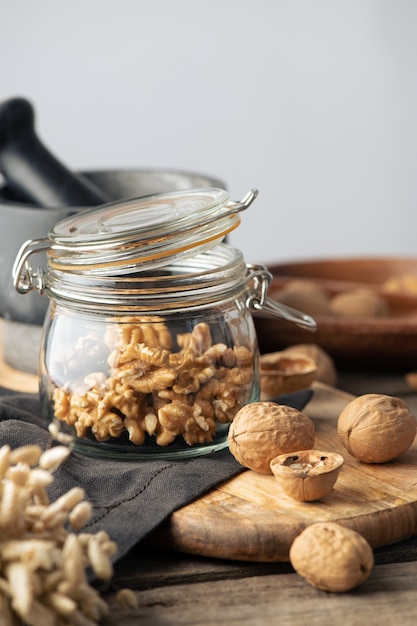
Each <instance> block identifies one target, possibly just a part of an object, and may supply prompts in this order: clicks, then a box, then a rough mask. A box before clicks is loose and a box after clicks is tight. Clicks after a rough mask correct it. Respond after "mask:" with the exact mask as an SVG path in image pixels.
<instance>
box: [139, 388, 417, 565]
mask: <svg viewBox="0 0 417 626" xmlns="http://www.w3.org/2000/svg"><path fill="white" fill-rule="evenodd" d="M352 398H353V396H351V395H349V394H347V393H345V392H342V391H338V390H335V389H333V388H331V387H327V386H325V385H321V384H320V383H315V384H314V396H313V399H312V400H311V401H310V403H309V404H308V405H307V407H306V408H305V409H304V412H305V413H306V414H307V415H309V417H311V418H312V419H313V421H314V423H315V427H316V443H315V447H316V448H318V449H321V450H324V451H330V450H333V451H337V452H339V453H340V454H342V455H343V456H344V458H345V464H344V466H343V468H342V471H341V472H340V474H339V478H338V480H337V482H336V485H335V487H334V489H333V491H332V493H330V494H329V495H327V496H326V497H325V498H323V499H322V500H321V501H317V502H297V501H296V500H293V499H291V498H290V497H288V496H286V495H285V494H284V492H283V491H282V490H281V488H280V486H279V484H278V482H277V481H276V479H275V478H274V477H273V476H264V475H261V474H257V473H255V472H253V471H252V470H248V471H245V472H244V473H242V474H240V475H238V476H237V477H235V478H232V479H230V480H228V481H227V482H225V483H223V484H221V485H220V486H218V487H217V488H215V489H213V490H212V491H210V492H209V493H208V494H206V495H205V496H204V497H201V498H199V499H198V500H196V501H195V502H193V503H191V504H189V505H188V506H185V507H183V508H182V509H180V510H178V511H176V512H175V513H173V514H172V515H171V517H170V518H169V520H168V521H167V522H166V523H165V524H164V525H163V526H162V527H161V528H160V529H159V530H158V531H157V532H155V533H153V535H152V537H151V538H150V541H151V543H152V544H156V545H159V546H161V547H167V548H171V549H174V550H177V551H181V552H186V553H188V554H198V555H202V556H208V557H216V558H223V559H224V558H226V559H237V560H243V561H264V562H268V561H269V562H274V561H287V560H288V552H289V548H290V545H291V543H292V541H293V539H294V538H295V536H296V535H297V534H298V533H299V532H300V531H301V530H302V529H303V528H304V527H305V526H307V525H309V524H312V523H313V522H317V521H334V522H340V523H341V524H343V525H345V526H348V527H349V528H352V529H354V530H357V531H358V532H360V533H361V534H362V535H364V536H365V537H366V539H367V540H368V541H369V543H370V544H371V545H372V547H374V548H375V547H378V546H382V545H386V544H389V543H394V542H396V541H400V540H402V539H406V538H408V537H410V536H413V535H417V440H416V441H415V442H414V444H413V446H412V448H411V449H410V450H409V451H408V452H406V453H405V454H403V455H402V456H401V457H400V458H399V459H398V460H396V461H392V462H390V463H386V464H383V465H369V464H365V463H360V462H359V461H357V460H356V459H354V458H353V457H351V456H350V455H349V454H348V453H347V452H346V450H345V449H344V448H343V446H342V445H341V444H340V442H339V438H338V435H337V432H336V423H337V418H338V416H339V414H340V412H341V410H342V409H343V408H344V407H345V406H346V404H347V403H348V402H350V400H351V399H352Z"/></svg>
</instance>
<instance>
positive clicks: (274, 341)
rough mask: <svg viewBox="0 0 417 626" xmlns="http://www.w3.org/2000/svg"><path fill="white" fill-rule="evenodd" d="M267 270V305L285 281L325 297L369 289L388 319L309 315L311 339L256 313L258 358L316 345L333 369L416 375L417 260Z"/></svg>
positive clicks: (355, 260) (331, 262) (307, 264)
mask: <svg viewBox="0 0 417 626" xmlns="http://www.w3.org/2000/svg"><path fill="white" fill-rule="evenodd" d="M268 269H269V271H270V272H271V273H272V275H273V281H272V283H271V286H270V289H269V296H270V297H271V298H272V299H273V298H274V294H275V295H276V294H277V291H278V290H279V289H281V288H282V287H283V286H285V285H287V284H288V282H289V281H294V280H295V279H303V280H304V279H307V280H311V281H314V283H315V284H316V285H317V286H319V287H321V288H322V289H325V290H326V291H327V293H328V294H329V295H330V296H333V295H335V294H338V293H342V292H346V291H350V290H353V289H355V288H358V287H367V288H371V289H372V290H373V291H375V292H376V293H378V294H380V295H381V296H383V298H384V299H385V300H386V302H387V304H388V308H389V314H388V315H387V316H385V317H380V318H371V317H360V318H359V317H348V316H334V315H330V314H324V315H322V314H320V315H314V317H315V320H316V322H317V326H318V328H317V331H316V332H313V333H312V332H310V331H307V330H304V329H301V328H299V327H297V326H295V325H293V324H289V323H287V322H284V321H277V320H276V319H274V318H272V317H270V316H268V315H266V314H264V313H256V314H255V315H254V319H255V326H256V330H257V334H258V341H259V346H260V349H261V352H262V353H264V352H273V351H276V350H282V349H284V348H286V347H288V346H290V345H294V344H297V343H316V344H318V345H319V346H321V347H322V348H323V350H325V351H326V352H328V353H329V354H330V355H331V356H332V357H333V359H334V361H335V364H336V366H337V367H347V368H348V367H352V366H353V367H355V368H362V369H366V368H374V369H384V370H411V369H417V258H340V259H334V258H329V259H320V260H312V261H301V262H291V263H286V264H284V263H283V264H276V265H270V266H269V267H268ZM304 312H306V313H307V312H308V311H304Z"/></svg>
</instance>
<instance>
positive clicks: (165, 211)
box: [49, 188, 229, 247]
mask: <svg viewBox="0 0 417 626" xmlns="http://www.w3.org/2000/svg"><path fill="white" fill-rule="evenodd" d="M228 200H229V194H228V193H227V191H225V190H224V189H215V188H207V189H199V190H192V191H190V192H188V191H181V192H173V193H164V194H157V195H153V196H147V197H144V198H135V199H129V200H125V201H121V202H115V203H111V204H106V205H103V206H102V207H99V208H97V209H88V210H86V211H82V212H81V213H78V214H77V215H75V216H74V215H73V216H70V217H68V218H66V219H64V220H62V221H61V222H59V223H58V224H57V225H56V226H55V227H54V228H53V229H52V230H51V232H50V234H49V236H50V238H51V239H52V241H53V242H54V243H57V244H59V245H63V246H71V247H72V246H81V247H84V246H86V245H88V244H106V243H108V244H109V245H111V244H112V243H113V242H119V241H132V240H135V241H137V242H138V243H139V242H144V243H147V242H148V241H149V238H150V237H154V236H156V235H158V236H159V237H164V236H171V235H173V234H174V233H176V232H182V231H183V229H184V228H192V227H195V226H196V225H199V224H201V225H204V224H205V223H206V222H207V219H209V218H211V217H213V215H215V214H216V213H219V212H220V214H221V211H222V209H223V207H224V205H225V204H226V202H227V201H228ZM220 214H219V215H218V217H219V218H220V217H221V215H220ZM210 221H211V220H210Z"/></svg>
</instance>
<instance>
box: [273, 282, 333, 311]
mask: <svg viewBox="0 0 417 626" xmlns="http://www.w3.org/2000/svg"><path fill="white" fill-rule="evenodd" d="M272 297H273V299H274V300H277V301H278V302H281V303H282V304H285V305H286V306H289V307H292V308H294V309H298V310H299V311H302V312H303V313H307V314H308V315H313V316H314V315H328V314H329V296H328V293H327V291H326V290H325V289H323V288H322V287H320V286H319V285H318V284H317V283H315V282H314V281H311V280H306V279H304V280H303V279H298V280H296V279H294V280H290V281H288V282H287V283H285V285H284V286H283V287H281V289H278V290H277V291H275V292H273V293H272Z"/></svg>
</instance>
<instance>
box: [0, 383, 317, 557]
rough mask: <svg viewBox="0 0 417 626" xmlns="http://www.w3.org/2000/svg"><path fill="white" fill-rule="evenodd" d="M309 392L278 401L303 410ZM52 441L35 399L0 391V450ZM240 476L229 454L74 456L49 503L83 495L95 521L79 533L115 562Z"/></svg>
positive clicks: (58, 474) (57, 478)
mask: <svg viewBox="0 0 417 626" xmlns="http://www.w3.org/2000/svg"><path fill="white" fill-rule="evenodd" d="M312 393H313V392H312V390H310V389H306V390H303V391H299V392H295V393H292V394H287V395H285V396H280V397H279V398H277V401H278V402H280V403H281V404H287V405H290V406H293V407H295V408H297V409H298V410H301V409H303V408H304V406H305V405H306V404H307V403H308V402H309V400H310V398H311V396H312ZM30 443H31V444H33V443H37V444H39V445H40V446H41V447H42V448H44V449H46V448H48V447H50V446H51V445H55V444H56V442H55V441H54V440H53V439H52V437H51V435H50V434H49V432H48V430H47V429H46V425H45V423H44V421H43V419H42V416H41V408H40V402H39V397H38V395H35V394H16V393H11V394H9V395H8V394H7V393H6V392H5V390H0V445H4V444H8V445H9V446H10V447H11V448H16V447H18V446H23V445H27V444H30ZM242 470H243V468H242V466H241V465H239V464H238V463H237V462H236V460H235V459H234V457H233V456H232V455H231V454H230V452H229V450H228V449H224V450H221V451H219V452H214V453H211V454H209V455H207V456H203V457H197V458H194V459H188V460H181V461H163V460H161V461H154V460H153V461H145V462H144V461H115V460H113V459H112V460H107V459H105V460H104V459H96V458H92V457H87V456H84V455H82V454H80V453H77V452H73V453H72V454H71V455H70V457H69V458H68V459H67V460H66V461H65V463H64V464H63V465H62V466H61V467H60V468H59V469H58V470H57V471H56V472H55V474H54V477H55V480H54V483H53V484H52V485H51V487H50V497H51V499H52V500H55V499H56V498H57V497H58V496H60V495H62V494H63V493H64V492H66V491H68V490H69V489H71V488H72V487H74V486H81V487H83V488H84V489H85V492H86V498H87V499H88V500H89V501H90V502H91V504H92V505H93V511H94V512H93V518H92V520H91V522H90V523H89V524H88V526H86V527H85V528H84V529H83V530H85V531H86V532H93V533H95V532H97V531H98V530H105V531H107V532H108V533H109V535H110V537H111V538H112V539H113V540H114V541H116V542H117V545H118V553H117V555H116V557H115V560H117V559H120V558H121V557H122V556H124V555H125V554H126V553H127V552H128V551H129V550H130V549H131V548H132V547H133V546H134V545H136V544H137V543H138V542H139V541H141V540H142V539H144V537H146V536H147V535H148V534H149V533H150V532H151V531H152V530H153V529H155V528H156V527H157V526H158V525H159V524H160V523H161V522H163V521H164V520H166V519H167V518H168V517H169V515H170V514H171V513H173V512H174V511H175V510H177V509H179V508H181V507H182V506H185V505H186V504H188V503H190V502H191V501H192V500H195V499H196V498H198V497H199V496H201V495H202V494H204V493H206V492H207V491H209V490H210V489H211V488H212V487H214V486H215V485H217V484H219V483H221V482H223V481H224V480H227V479H228V478H231V477H233V476H235V475H236V474H238V473H239V472H241V471H242Z"/></svg>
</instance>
